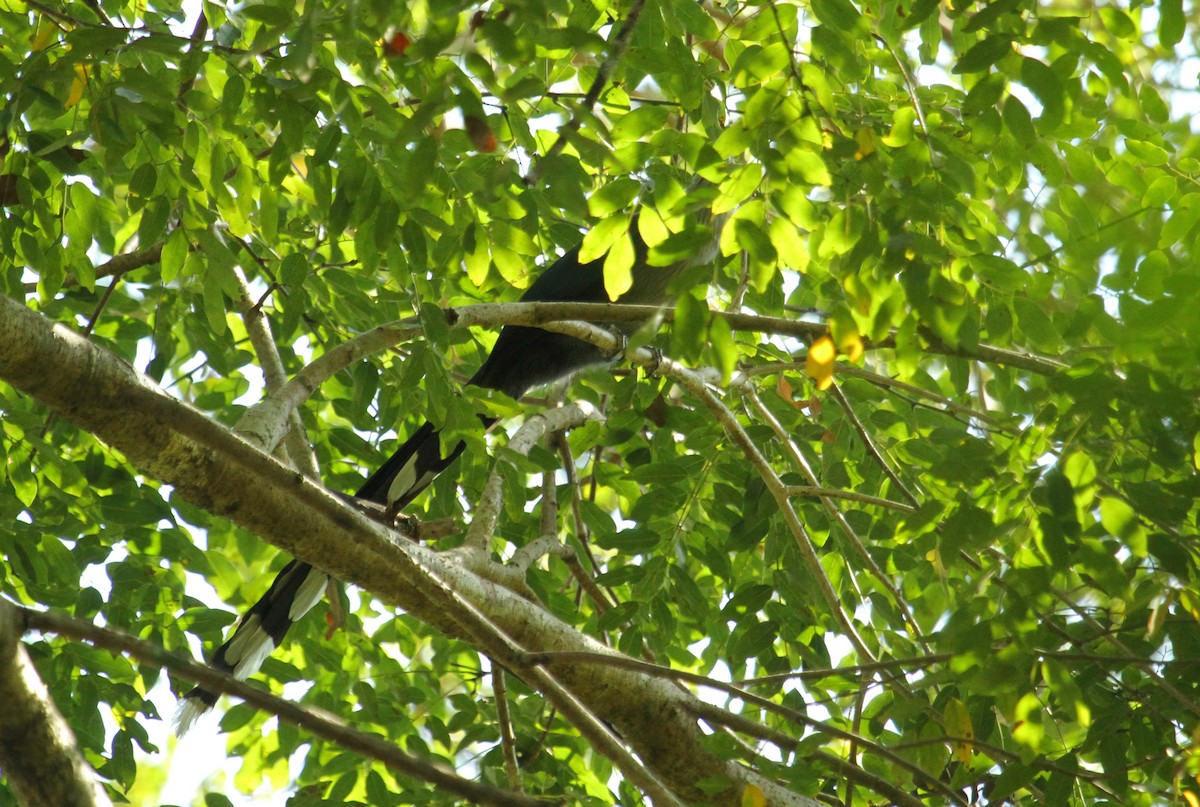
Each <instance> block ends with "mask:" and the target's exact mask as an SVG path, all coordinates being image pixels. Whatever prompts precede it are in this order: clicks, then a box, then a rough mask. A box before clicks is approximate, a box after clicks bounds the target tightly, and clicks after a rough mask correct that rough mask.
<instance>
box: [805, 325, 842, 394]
mask: <svg viewBox="0 0 1200 807" xmlns="http://www.w3.org/2000/svg"><path fill="white" fill-rule="evenodd" d="M836 356H837V348H835V347H834V346H833V340H832V339H830V338H829V337H828V336H822V337H821V338H820V339H818V340H817V341H815V342H813V344H812V347H810V348H809V349H808V358H807V359H806V360H805V363H804V369H805V371H806V372H807V373H808V374H809V375H810V376H811V377H812V378H813V380H814V381H816V382H817V389H829V387H830V385H832V384H833V360H834V358H835V357H836Z"/></svg>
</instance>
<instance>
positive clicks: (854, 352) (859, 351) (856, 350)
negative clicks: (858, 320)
mask: <svg viewBox="0 0 1200 807" xmlns="http://www.w3.org/2000/svg"><path fill="white" fill-rule="evenodd" d="M841 350H842V352H843V353H845V354H846V356H847V358H849V359H850V361H858V360H859V359H861V358H862V355H863V343H862V337H860V336H859V335H858V334H857V333H852V334H847V335H846V336H844V337H843V338H842V344H841Z"/></svg>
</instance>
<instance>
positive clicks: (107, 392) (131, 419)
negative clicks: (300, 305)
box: [0, 297, 813, 805]
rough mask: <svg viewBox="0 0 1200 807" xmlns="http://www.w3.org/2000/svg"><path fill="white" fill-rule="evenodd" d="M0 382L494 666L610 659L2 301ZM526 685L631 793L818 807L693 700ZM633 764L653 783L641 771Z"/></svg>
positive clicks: (649, 681) (613, 682) (667, 688)
mask: <svg viewBox="0 0 1200 807" xmlns="http://www.w3.org/2000/svg"><path fill="white" fill-rule="evenodd" d="M604 335H605V336H609V335H608V334H604ZM609 338H611V337H609ZM646 358H647V361H649V357H648V356H647V357H646ZM0 378H3V379H4V380H6V381H7V382H8V383H10V384H11V385H12V386H13V387H15V388H16V389H18V390H20V391H22V392H24V393H25V394H28V395H30V396H32V397H34V398H36V399H37V400H38V401H40V402H41V403H42V404H43V405H44V406H47V407H49V408H50V409H52V410H54V411H56V412H57V413H59V414H60V415H62V416H63V417H65V418H66V419H68V420H70V421H72V422H73V423H75V424H76V425H77V426H79V427H81V428H83V429H86V430H88V431H90V432H92V433H93V434H95V435H96V436H97V437H98V438H100V439H102V440H104V441H105V442H107V443H108V444H110V445H111V446H113V447H114V448H117V449H118V450H120V451H121V452H123V453H124V455H125V456H126V458H128V460H129V461H130V462H131V463H133V464H134V465H136V466H138V467H139V468H141V469H142V470H143V471H145V472H146V473H148V474H149V475H151V476H154V477H155V478H157V479H159V480H161V481H163V482H164V483H167V484H170V485H173V486H174V488H175V495H178V496H180V497H181V499H184V500H186V501H189V502H191V503H192V504H194V505H196V506H198V507H202V508H204V509H206V510H208V511H209V512H211V513H213V514H215V515H218V516H223V517H226V518H229V519H230V520H231V521H233V522H234V523H236V524H238V525H239V526H241V527H243V528H245V529H248V530H250V531H252V532H254V533H256V534H258V535H259V536H261V537H263V538H264V539H266V540H268V541H269V542H270V543H272V544H274V545H275V546H278V547H279V548H281V549H283V550H285V551H287V552H289V553H291V554H292V555H294V556H296V557H298V558H301V559H302V560H305V561H307V562H309V563H312V564H313V565H315V566H317V567H318V568H321V569H323V570H324V571H326V572H328V573H330V574H332V575H334V576H336V577H338V578H339V579H342V580H346V581H347V582H351V583H354V584H356V585H358V586H360V587H362V588H364V589H366V590H367V591H370V592H371V593H373V594H375V595H376V596H378V597H380V598H381V599H382V600H384V601H386V602H389V603H393V604H395V605H398V606H400V607H402V608H404V609H405V610H407V611H409V612H410V613H411V614H413V616H415V617H416V618H418V619H422V620H424V621H426V622H427V623H429V624H430V625H432V626H434V627H435V628H437V629H439V630H442V631H443V632H445V633H447V634H449V635H452V636H456V637H459V638H464V639H466V640H467V641H470V642H472V643H474V644H476V645H477V646H478V647H479V648H480V649H481V650H483V651H484V652H486V653H488V654H489V655H491V656H492V657H494V658H496V659H497V660H498V661H500V662H501V663H507V661H506V660H507V659H511V658H514V657H515V656H516V655H517V654H519V652H523V651H525V650H531V649H537V650H594V651H596V652H611V651H609V650H607V648H605V647H604V646H603V645H601V644H600V643H599V642H596V641H595V640H592V639H590V638H588V637H586V636H584V635H582V634H580V633H579V632H578V631H576V630H574V629H572V628H571V627H570V626H568V625H566V624H564V623H562V622H560V621H559V620H557V619H556V618H555V617H553V616H552V615H550V614H548V613H546V612H545V611H544V610H543V609H541V608H540V607H538V606H537V605H536V604H535V603H532V602H529V601H527V600H525V599H524V598H522V597H519V596H517V595H515V594H513V593H512V592H510V591H508V590H506V589H504V588H503V587H500V586H497V585H494V584H492V583H489V582H488V581H486V580H483V579H481V578H479V577H478V576H477V575H475V574H472V573H471V572H469V571H467V570H465V569H463V568H462V567H460V566H458V565H456V564H454V563H452V562H449V561H448V560H447V559H446V558H443V557H441V556H439V555H438V554H437V553H435V552H433V551H431V550H429V549H427V548H425V547H422V546H419V545H416V544H411V543H407V542H402V543H396V542H394V541H393V538H392V533H390V532H389V531H387V530H386V529H385V528H384V527H383V526H382V525H379V524H377V523H375V522H373V521H372V520H370V519H369V518H368V517H367V516H365V515H363V514H362V513H359V512H357V511H356V510H354V509H353V508H351V507H349V506H347V505H346V504H345V503H344V502H343V501H342V500H341V499H339V498H338V497H337V496H334V495H332V494H331V493H330V492H329V491H327V490H324V489H323V488H320V487H318V486H317V485H315V484H313V483H312V482H311V481H309V480H307V479H305V478H304V477H303V475H301V474H299V473H297V472H295V471H293V470H290V469H288V468H286V467H285V466H283V465H281V464H280V463H278V462H277V461H275V460H274V459H273V458H272V457H270V456H269V455H266V454H264V453H262V452H261V451H259V450H257V449H256V448H255V447H253V446H252V445H250V444H249V443H247V442H246V441H244V440H242V439H241V438H239V437H238V436H236V435H234V434H232V433H231V432H230V431H229V430H228V429H225V428H224V427H222V426H221V425H219V424H217V423H216V422H214V421H212V420H211V419H209V418H207V417H205V416H204V415H202V414H201V413H199V412H197V411H196V410H195V409H193V408H191V407H189V406H187V405H186V404H183V403H180V402H179V401H176V400H173V399H172V398H170V397H169V396H167V395H166V394H164V393H163V392H162V391H161V390H160V389H159V388H158V387H157V386H156V385H155V384H154V383H153V382H152V381H150V380H149V379H148V378H146V377H145V376H142V375H141V374H139V373H137V372H136V371H135V370H134V369H133V368H132V367H131V366H130V365H129V364H127V363H126V362H124V361H122V360H120V359H119V358H117V357H115V356H114V355H113V354H111V353H109V352H108V351H106V350H104V349H103V348H101V347H99V346H97V345H94V344H91V343H89V342H87V341H86V340H84V339H82V338H80V337H79V336H78V335H77V334H74V333H72V332H71V331H70V330H69V329H66V328H63V327H60V326H57V325H55V324H54V323H52V322H50V321H49V320H47V319H45V318H44V317H42V316H40V315H38V314H36V313H34V312H33V311H30V310H29V309H27V308H26V307H25V306H23V305H21V304H20V303H18V302H16V301H14V300H12V299H10V298H6V297H0ZM81 390H86V391H87V394H80V391H81ZM510 669H511V667H510ZM542 673H544V671H542ZM530 677H531V683H533V684H534V685H535V686H538V687H539V688H543V687H544V688H543V690H542V691H543V692H545V693H546V695H547V697H548V698H549V700H550V701H551V702H552V703H553V704H554V705H555V706H556V707H557V708H558V709H560V710H562V711H563V712H564V713H565V714H567V715H568V716H569V717H570V718H571V719H572V720H573V721H576V720H578V721H582V723H581V724H580V723H577V725H582V726H584V727H585V728H581V730H583V731H584V732H585V736H588V738H589V741H590V742H593V744H595V745H596V747H597V748H600V749H601V750H603V751H604V752H605V753H607V752H608V748H609V746H608V745H603V746H602V745H600V744H599V742H600V741H601V740H604V739H605V738H604V737H602V736H599V735H595V734H594V733H593V732H592V727H594V726H596V725H599V727H600V728H602V729H603V728H604V723H599V724H596V723H594V722H593V723H589V722H588V721H587V714H586V712H591V713H595V714H600V715H603V716H604V720H605V722H606V723H607V724H608V725H611V726H612V727H613V728H614V729H615V730H616V731H617V732H618V733H619V734H620V736H621V737H622V738H623V740H624V741H625V742H628V743H629V744H630V746H631V748H632V749H633V751H634V753H636V756H637V760H633V762H634V764H632V765H631V764H630V760H631V759H632V757H631V756H630V755H629V753H628V752H625V753H624V754H617V753H616V752H615V751H614V756H613V759H614V760H615V762H616V764H617V765H618V766H619V767H620V768H621V770H622V772H623V773H624V774H625V775H626V776H627V777H629V779H630V781H634V782H637V783H638V784H639V786H647V784H646V779H647V778H652V779H655V780H657V781H661V782H662V783H664V785H665V787H666V788H669V791H670V793H673V794H678V795H679V797H681V798H682V799H683V800H685V801H697V800H700V799H702V798H708V799H709V800H710V801H713V802H714V803H735V802H736V800H737V798H738V795H739V794H740V792H741V789H742V786H743V785H744V784H746V783H754V784H755V785H756V786H758V787H759V788H760V789H762V790H763V792H764V793H765V794H766V795H767V797H768V799H769V800H770V802H771V803H772V804H779V805H792V804H812V803H813V802H812V801H811V800H809V799H806V798H803V797H800V796H798V795H796V794H794V793H792V792H790V791H788V790H786V789H784V788H780V787H778V786H776V785H775V784H774V783H772V782H770V781H767V780H765V779H763V778H762V777H760V776H758V775H757V774H755V773H753V772H750V771H746V770H745V769H743V768H741V767H739V766H737V765H734V764H732V763H727V762H724V761H722V760H720V759H719V758H717V757H715V756H714V755H712V754H711V753H710V752H709V751H708V750H707V749H706V747H705V740H704V735H703V732H702V731H701V727H700V726H699V724H698V723H697V721H696V718H695V716H694V714H693V713H692V712H691V710H690V709H689V706H690V702H691V700H692V699H691V698H689V696H687V695H686V693H682V692H680V691H679V690H678V689H677V688H676V687H675V685H674V684H671V683H669V682H665V681H659V680H657V679H653V678H647V677H646V676H645V675H642V674H638V673H635V672H630V671H624V670H613V669H606V668H601V669H596V668H588V669H568V670H560V671H556V678H555V679H554V680H549V676H548V675H543V674H541V673H539V671H537V670H533V671H530ZM578 704H582V707H578V708H577V705H578ZM605 731H607V729H605ZM610 741H611V742H615V741H613V740H611V738H610ZM616 745H617V747H619V746H620V744H619V743H616ZM638 760H640V764H639V763H638ZM642 764H644V765H645V767H646V769H648V771H650V772H652V774H651V775H650V777H645V776H643V775H642V774H643V771H642V770H641V765H642ZM696 771H705V772H707V773H711V774H717V773H723V774H724V775H726V776H727V777H728V778H729V780H730V781H731V785H730V788H729V790H727V791H726V792H724V793H720V794H705V793H704V792H702V791H701V790H700V789H699V788H698V787H697V786H696V775H695V773H696ZM647 792H653V790H652V785H650V786H647ZM664 801H669V799H664Z"/></svg>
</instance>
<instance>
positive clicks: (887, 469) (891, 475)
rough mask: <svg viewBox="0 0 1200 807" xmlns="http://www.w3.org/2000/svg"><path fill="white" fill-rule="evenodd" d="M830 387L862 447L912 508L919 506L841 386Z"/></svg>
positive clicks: (918, 501) (919, 503)
mask: <svg viewBox="0 0 1200 807" xmlns="http://www.w3.org/2000/svg"><path fill="white" fill-rule="evenodd" d="M830 389H831V390H833V397H834V398H836V399H837V402H838V403H839V404H841V407H842V411H843V412H844V413H845V414H846V417H847V418H849V420H850V425H851V426H853V427H854V431H855V433H857V434H858V439H859V440H861V441H862V444H863V447H864V448H866V449H867V453H868V454H870V455H871V456H872V457H873V458H874V459H875V462H876V464H877V465H879V467H880V468H881V469H883V473H884V475H885V476H887V478H888V479H890V480H892V484H893V485H895V486H896V487H897V488H899V489H900V492H901V493H903V494H904V497H905V498H906V499H908V500H909V501H910V502H912V506H913V508H914V509H915V508H918V507H920V506H921V502H920V500H918V499H917V497H916V496H915V495H914V494H913V492H912V491H911V490H909V489H908V486H907V485H905V484H904V482H903V481H901V479H900V477H899V476H898V475H897V474H896V472H895V471H894V470H893V469H892V466H891V464H890V463H889V462H888V461H887V460H886V459H885V458H884V456H883V452H882V451H880V450H879V447H878V446H877V445H875V441H874V440H873V439H871V435H870V433H869V432H868V431H867V429H866V427H865V426H863V424H862V421H861V420H859V419H858V415H857V414H855V412H854V407H852V406H851V405H850V401H849V399H847V398H846V393H844V392H843V391H842V388H841V386H840V385H839V384H836V383H835V384H833V385H832V386H831V387H830Z"/></svg>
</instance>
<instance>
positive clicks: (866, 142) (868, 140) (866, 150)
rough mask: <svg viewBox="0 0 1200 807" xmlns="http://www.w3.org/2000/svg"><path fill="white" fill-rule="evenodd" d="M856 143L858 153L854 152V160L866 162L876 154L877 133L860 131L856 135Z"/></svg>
mask: <svg viewBox="0 0 1200 807" xmlns="http://www.w3.org/2000/svg"><path fill="white" fill-rule="evenodd" d="M854 141H855V142H856V143H858V151H856V152H854V159H856V160H865V159H866V158H867V157H870V156H871V155H872V154H874V153H875V133H874V132H872V131H871V130H870V129H866V128H863V129H859V130H858V131H857V132H855V133H854Z"/></svg>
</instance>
